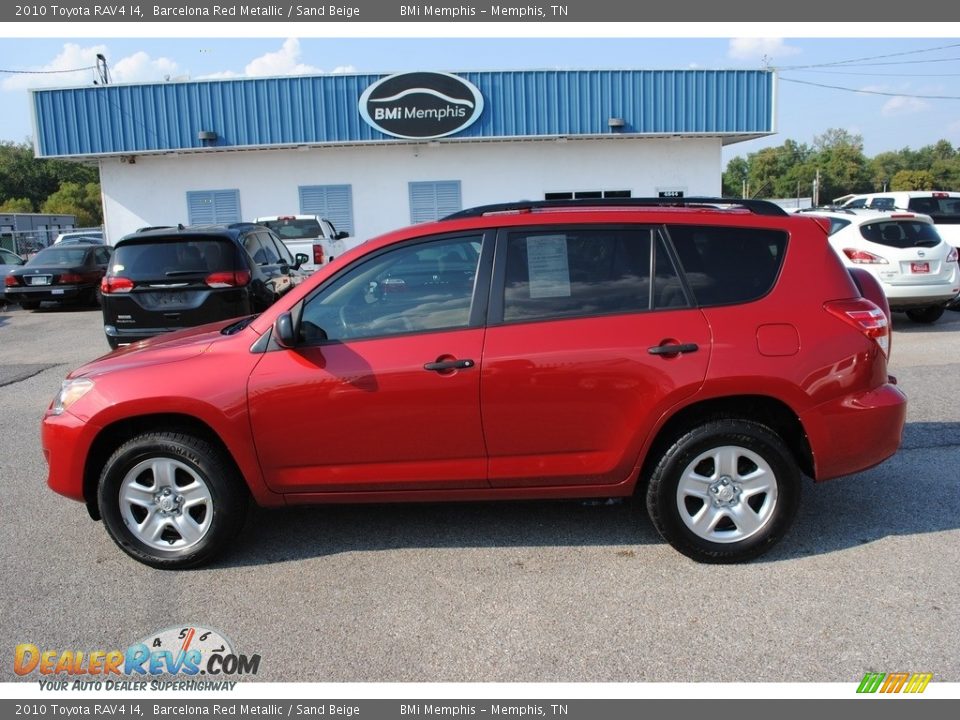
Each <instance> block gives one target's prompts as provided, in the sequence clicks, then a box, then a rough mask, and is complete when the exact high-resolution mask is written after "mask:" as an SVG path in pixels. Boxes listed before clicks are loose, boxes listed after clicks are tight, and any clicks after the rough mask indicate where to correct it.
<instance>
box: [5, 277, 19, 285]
mask: <svg viewBox="0 0 960 720" xmlns="http://www.w3.org/2000/svg"><path fill="white" fill-rule="evenodd" d="M3 284H4V286H6V287H16V286H17V279H16V278H15V277H14V276H13V275H4V276H3Z"/></svg>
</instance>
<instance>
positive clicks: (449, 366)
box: [423, 360, 475, 372]
mask: <svg viewBox="0 0 960 720" xmlns="http://www.w3.org/2000/svg"><path fill="white" fill-rule="evenodd" d="M474 364H475V363H474V362H473V360H437V361H436V362H428V363H424V364H423V369H424V370H432V371H433V372H444V371H445V370H466V369H467V368H472V367H473V366H474Z"/></svg>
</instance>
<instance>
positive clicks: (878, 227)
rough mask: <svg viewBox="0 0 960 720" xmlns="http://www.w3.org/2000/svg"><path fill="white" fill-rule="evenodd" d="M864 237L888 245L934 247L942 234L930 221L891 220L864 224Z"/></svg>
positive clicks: (862, 228) (897, 246)
mask: <svg viewBox="0 0 960 720" xmlns="http://www.w3.org/2000/svg"><path fill="white" fill-rule="evenodd" d="M860 234H861V235H862V236H863V237H864V239H866V240H869V241H870V242H872V243H876V244H877V245H886V246H887V247H895V248H908V247H933V246H934V245H939V244H940V242H941V241H940V236H939V235H938V234H937V230H936V228H935V227H934V226H933V225H931V224H930V223H925V222H916V221H910V220H890V221H886V222H875V223H870V224H869V225H863V226H862V227H861V228H860Z"/></svg>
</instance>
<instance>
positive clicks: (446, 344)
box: [43, 199, 906, 568]
mask: <svg viewBox="0 0 960 720" xmlns="http://www.w3.org/2000/svg"><path fill="white" fill-rule="evenodd" d="M827 229H828V222H827V221H825V220H822V219H817V218H811V217H803V216H788V215H787V214H786V213H784V212H783V211H782V210H780V209H779V208H778V207H776V206H774V205H771V204H768V203H763V202H755V201H729V200H722V201H720V200H706V199H686V200H679V201H678V200H670V201H662V200H656V199H652V200H642V199H634V200H617V201H609V202H608V201H603V200H591V201H588V202H586V203H584V202H579V203H578V202H576V201H574V202H563V201H560V202H558V203H557V202H554V203H551V202H542V203H541V202H536V203H525V204H518V205H513V206H507V205H496V206H487V207H483V208H475V209H473V210H467V211H464V212H461V213H457V214H456V215H453V216H451V217H448V218H446V219H444V220H441V221H439V222H436V223H432V224H429V225H419V226H415V227H411V228H408V229H404V230H400V231H397V232H393V233H390V234H388V235H385V236H383V237H381V238H379V239H376V240H372V241H370V242H368V243H366V244H365V245H363V246H362V247H361V248H357V249H355V250H353V251H350V252H348V253H346V254H344V255H342V256H340V257H339V258H337V259H336V260H335V261H334V262H333V263H331V264H330V265H329V266H326V267H324V268H322V269H321V270H319V271H318V272H317V273H315V274H314V275H313V276H311V277H310V278H309V280H308V281H306V282H304V283H302V284H301V285H300V286H298V287H297V288H295V289H294V290H292V291H291V292H290V293H288V294H287V295H285V296H284V297H282V298H281V299H280V300H278V301H277V302H276V303H275V304H274V305H273V306H271V307H270V308H269V309H267V310H266V311H265V312H263V313H262V314H261V315H259V316H254V317H250V318H246V319H243V320H239V321H233V322H230V323H225V322H221V323H219V324H213V325H206V326H202V327H198V328H193V329H191V330H185V331H179V332H176V333H173V334H170V335H165V336H162V337H158V338H155V339H153V340H149V341H146V342H143V343H137V344H133V345H131V346H129V347H126V348H122V349H120V350H118V351H116V352H114V353H112V354H110V355H107V356H105V357H103V358H100V359H99V360H95V361H93V362H91V363H89V364H88V365H85V366H83V367H81V368H80V369H78V370H76V371H74V372H72V373H71V374H70V375H69V376H68V378H67V380H66V381H65V382H64V383H63V387H62V389H61V391H60V393H59V395H58V396H57V398H56V399H55V401H54V402H53V403H52V405H51V407H50V408H49V410H48V411H47V413H46V415H45V417H44V420H43V447H44V452H45V455H46V457H47V460H48V462H49V466H50V469H49V480H48V482H49V485H50V487H51V488H53V489H54V490H55V491H56V492H58V493H61V494H63V495H66V496H68V497H70V498H73V499H76V500H79V501H83V502H85V503H86V504H87V507H88V509H89V511H90V514H91V515H92V516H93V517H94V518H102V519H103V521H104V523H105V525H106V527H107V530H108V532H109V533H110V535H111V536H112V538H113V539H114V541H115V542H116V543H117V544H118V545H119V546H120V547H121V548H122V549H123V550H124V551H125V552H127V553H128V554H129V555H131V556H132V557H134V558H136V559H137V560H140V561H142V562H144V563H147V564H149V565H153V566H155V567H160V568H179V567H188V566H194V565H199V564H201V563H203V562H205V561H208V560H209V559H210V558H212V557H213V556H214V555H215V554H216V553H218V552H220V551H222V550H224V549H225V548H226V547H228V546H229V545H230V544H231V542H232V540H233V539H234V537H235V536H236V534H237V533H238V531H239V530H240V528H241V525H242V522H243V518H244V512H245V510H246V508H247V504H248V501H249V499H250V498H251V497H252V499H253V500H254V501H256V502H257V503H259V504H261V505H264V506H282V505H295V504H302V503H329V502H368V501H376V502H384V501H417V500H423V501H440V500H494V499H512V500H518V499H533V498H590V497H593V498H608V497H624V496H632V495H639V496H640V498H641V499H643V500H645V502H646V506H647V509H648V511H649V515H650V517H651V519H652V521H653V524H654V525H655V527H656V529H657V530H658V531H659V532H660V534H661V535H662V536H663V537H664V538H666V540H667V541H669V542H670V543H671V544H672V545H673V546H674V547H675V548H676V549H678V550H679V551H680V552H682V553H685V554H686V555H688V556H690V557H692V558H695V559H697V560H700V561H706V562H734V561H741V560H747V559H750V558H753V557H756V556H758V555H760V554H761V553H763V552H765V551H766V550H768V549H769V548H770V547H772V546H773V545H774V544H775V543H776V542H777V541H778V540H779V539H780V538H781V537H782V536H783V535H784V533H785V532H786V530H787V529H788V527H789V525H790V523H791V521H792V520H793V518H794V515H795V514H796V510H797V504H798V499H799V495H800V483H801V476H802V475H807V476H810V477H812V478H814V479H815V480H817V481H821V480H826V479H829V478H833V477H837V476H839V475H844V474H847V473H853V472H857V471H859V470H863V469H865V468H868V467H870V466H872V465H875V464H877V463H879V462H881V461H883V460H884V459H886V458H888V457H889V456H890V455H892V454H893V453H894V452H895V451H896V449H897V447H898V445H899V442H900V437H901V432H902V430H903V424H904V418H905V412H906V400H905V398H904V396H903V394H902V393H901V392H900V391H899V390H898V389H897V388H896V387H895V386H894V384H893V380H892V378H890V377H888V375H887V354H888V352H889V350H890V325H889V323H890V319H889V310H888V309H887V307H886V302H885V300H884V298H883V293H882V291H881V290H880V289H879V287H878V286H877V284H876V281H875V280H873V278H872V276H869V275H867V274H864V277H862V278H858V277H856V275H855V273H856V272H857V271H856V270H853V271H851V272H852V273H854V274H853V275H852V274H851V272H848V271H847V270H846V269H845V268H844V267H843V265H842V264H841V263H840V260H839V259H838V258H837V256H836V254H835V253H834V252H833V250H832V249H831V248H830V245H829V244H828V242H827ZM331 423H335V424H336V427H337V430H338V432H337V439H336V442H323V441H322V440H318V438H323V437H325V435H326V433H325V432H324V428H329V427H330V424H331ZM854 429H855V430H856V432H855V437H856V438H857V440H852V439H851V431H852V430H854Z"/></svg>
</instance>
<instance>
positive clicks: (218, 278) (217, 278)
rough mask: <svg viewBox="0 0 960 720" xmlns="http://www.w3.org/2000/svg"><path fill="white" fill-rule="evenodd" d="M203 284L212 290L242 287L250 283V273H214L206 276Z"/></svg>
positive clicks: (237, 271)
mask: <svg viewBox="0 0 960 720" xmlns="http://www.w3.org/2000/svg"><path fill="white" fill-rule="evenodd" d="M204 282H206V283H207V285H209V286H210V287H212V288H227V287H243V286H244V285H246V284H247V283H248V282H250V273H249V272H248V271H246V270H236V271H234V272H215V273H210V274H209V275H207V277H206V279H205V280H204Z"/></svg>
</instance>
